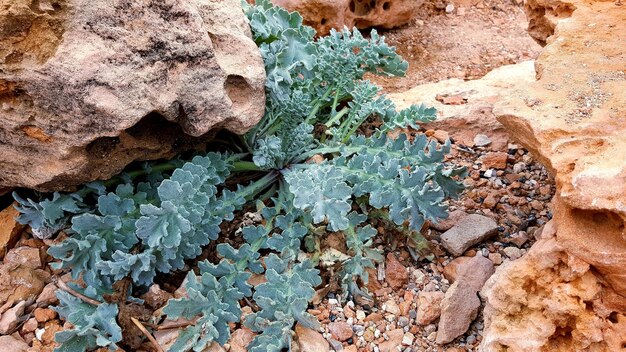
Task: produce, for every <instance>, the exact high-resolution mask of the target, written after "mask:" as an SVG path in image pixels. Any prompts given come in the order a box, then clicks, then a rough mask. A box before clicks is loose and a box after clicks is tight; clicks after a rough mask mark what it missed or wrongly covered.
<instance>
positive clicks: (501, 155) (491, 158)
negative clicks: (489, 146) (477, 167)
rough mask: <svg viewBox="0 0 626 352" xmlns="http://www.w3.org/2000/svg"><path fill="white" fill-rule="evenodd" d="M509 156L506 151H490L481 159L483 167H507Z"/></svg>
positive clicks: (501, 168) (500, 168)
mask: <svg viewBox="0 0 626 352" xmlns="http://www.w3.org/2000/svg"><path fill="white" fill-rule="evenodd" d="M508 158H509V154H507V153H505V152H490V153H487V154H485V155H483V156H482V157H481V158H480V159H478V160H479V161H480V162H482V165H483V169H498V170H504V169H506V162H507V160H508Z"/></svg>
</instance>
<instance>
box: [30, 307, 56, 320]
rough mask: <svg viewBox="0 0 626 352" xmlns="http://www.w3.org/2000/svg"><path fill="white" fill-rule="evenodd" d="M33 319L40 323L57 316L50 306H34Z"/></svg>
mask: <svg viewBox="0 0 626 352" xmlns="http://www.w3.org/2000/svg"><path fill="white" fill-rule="evenodd" d="M33 314H34V315H35V319H36V320H37V321H38V322H40V323H45V322H47V321H50V320H52V319H54V318H56V317H57V312H55V311H53V310H52V309H50V308H36V309H35V311H34V312H33Z"/></svg>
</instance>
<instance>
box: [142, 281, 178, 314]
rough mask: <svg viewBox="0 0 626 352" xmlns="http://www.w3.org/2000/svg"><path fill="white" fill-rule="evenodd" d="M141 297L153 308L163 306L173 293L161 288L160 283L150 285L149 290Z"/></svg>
mask: <svg viewBox="0 0 626 352" xmlns="http://www.w3.org/2000/svg"><path fill="white" fill-rule="evenodd" d="M141 298H142V299H143V300H144V301H146V304H147V305H149V306H150V307H151V308H153V309H158V308H161V307H163V306H164V305H165V304H166V303H167V301H168V300H169V299H170V298H172V294H171V293H169V292H167V291H165V290H163V289H161V287H160V286H159V285H158V284H154V285H152V286H150V288H149V289H148V292H146V293H144V294H143V296H141Z"/></svg>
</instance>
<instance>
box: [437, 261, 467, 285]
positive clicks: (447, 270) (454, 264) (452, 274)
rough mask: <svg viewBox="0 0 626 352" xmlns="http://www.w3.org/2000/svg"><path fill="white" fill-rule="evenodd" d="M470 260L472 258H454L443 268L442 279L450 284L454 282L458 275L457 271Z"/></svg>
mask: <svg viewBox="0 0 626 352" xmlns="http://www.w3.org/2000/svg"><path fill="white" fill-rule="evenodd" d="M470 260H472V257H458V258H454V260H452V261H451V262H450V263H448V265H446V266H444V267H443V277H445V278H446V280H448V282H450V283H451V284H452V283H454V281H456V278H457V276H458V273H459V269H460V268H462V267H463V266H464V265H465V264H466V263H467V262H469V261H470Z"/></svg>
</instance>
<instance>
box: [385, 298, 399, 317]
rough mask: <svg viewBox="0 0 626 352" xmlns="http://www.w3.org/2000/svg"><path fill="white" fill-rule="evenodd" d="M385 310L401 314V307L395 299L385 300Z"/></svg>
mask: <svg viewBox="0 0 626 352" xmlns="http://www.w3.org/2000/svg"><path fill="white" fill-rule="evenodd" d="M383 310H384V311H385V312H387V313H390V314H393V315H399V314H400V307H399V306H398V304H397V303H396V301H395V300H393V299H390V300H388V301H387V302H385V303H384V304H383Z"/></svg>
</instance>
